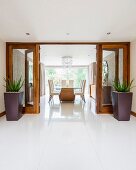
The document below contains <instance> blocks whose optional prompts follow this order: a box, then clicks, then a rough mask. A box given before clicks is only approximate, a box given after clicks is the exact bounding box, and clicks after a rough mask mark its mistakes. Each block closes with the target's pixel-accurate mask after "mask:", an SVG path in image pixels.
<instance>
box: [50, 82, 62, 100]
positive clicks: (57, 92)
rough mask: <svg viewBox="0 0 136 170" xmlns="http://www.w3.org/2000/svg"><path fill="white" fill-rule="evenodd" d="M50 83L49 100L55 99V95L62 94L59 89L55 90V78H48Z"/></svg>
mask: <svg viewBox="0 0 136 170" xmlns="http://www.w3.org/2000/svg"><path fill="white" fill-rule="evenodd" d="M48 84H49V102H50V101H51V100H52V99H53V96H55V95H58V96H59V94H60V92H59V91H55V90H54V83H53V80H48Z"/></svg>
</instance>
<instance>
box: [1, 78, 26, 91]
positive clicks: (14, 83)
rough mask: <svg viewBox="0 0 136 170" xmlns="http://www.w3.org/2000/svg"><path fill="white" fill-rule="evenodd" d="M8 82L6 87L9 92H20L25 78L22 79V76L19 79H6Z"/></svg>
mask: <svg viewBox="0 0 136 170" xmlns="http://www.w3.org/2000/svg"><path fill="white" fill-rule="evenodd" d="M4 81H5V82H6V86H5V87H6V88H7V91H8V92H19V91H20V89H21V88H22V86H23V85H24V80H22V77H20V78H19V79H18V80H10V79H5V78H4Z"/></svg>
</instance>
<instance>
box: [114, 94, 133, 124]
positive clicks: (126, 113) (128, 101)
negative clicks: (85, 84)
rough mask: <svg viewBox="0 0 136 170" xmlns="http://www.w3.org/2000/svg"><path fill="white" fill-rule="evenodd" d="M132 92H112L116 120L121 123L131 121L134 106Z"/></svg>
mask: <svg viewBox="0 0 136 170" xmlns="http://www.w3.org/2000/svg"><path fill="white" fill-rule="evenodd" d="M132 96H133V93H131V92H116V91H113V92H112V106H113V115H114V118H115V119H117V120H119V121H128V120H130V114H131V106H132Z"/></svg>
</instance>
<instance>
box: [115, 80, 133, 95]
mask: <svg viewBox="0 0 136 170" xmlns="http://www.w3.org/2000/svg"><path fill="white" fill-rule="evenodd" d="M133 81H134V80H131V82H130V83H127V82H126V81H124V82H122V83H120V81H119V80H118V81H114V82H113V87H114V89H115V90H116V91H117V92H130V89H132V88H133V87H135V86H132V84H133Z"/></svg>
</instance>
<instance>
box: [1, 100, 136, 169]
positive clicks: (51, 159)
mask: <svg viewBox="0 0 136 170" xmlns="http://www.w3.org/2000/svg"><path fill="white" fill-rule="evenodd" d="M135 129H136V118H135V117H133V116H132V117H131V120H130V121H129V122H118V121H117V120H115V119H114V118H113V116H112V115H96V114H94V113H92V112H91V103H90V100H87V103H86V104H83V103H82V102H80V100H79V99H78V98H77V99H76V102H75V103H74V104H73V103H60V102H59V100H58V99H57V98H56V99H55V100H54V103H52V104H50V105H49V104H48V101H47V100H46V99H45V98H42V100H41V114H39V115H24V116H23V117H22V118H21V119H20V120H19V121H17V122H7V121H6V119H5V117H2V118H0V170H136V163H135V158H136V130H135Z"/></svg>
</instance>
